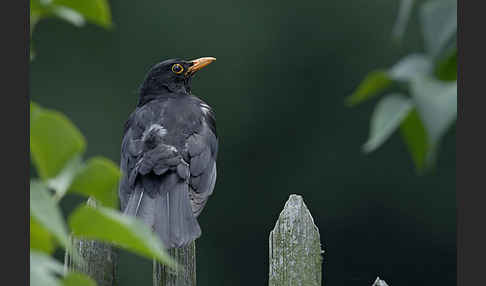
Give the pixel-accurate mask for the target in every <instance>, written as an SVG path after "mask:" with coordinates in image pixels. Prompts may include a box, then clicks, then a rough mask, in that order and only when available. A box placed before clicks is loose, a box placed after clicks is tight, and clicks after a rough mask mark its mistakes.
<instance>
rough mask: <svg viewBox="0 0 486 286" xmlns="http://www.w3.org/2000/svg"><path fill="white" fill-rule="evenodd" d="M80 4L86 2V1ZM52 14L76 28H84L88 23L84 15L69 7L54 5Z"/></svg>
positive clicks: (51, 9) (51, 10)
mask: <svg viewBox="0 0 486 286" xmlns="http://www.w3.org/2000/svg"><path fill="white" fill-rule="evenodd" d="M79 2H84V0H83V1H79ZM50 13H52V14H53V15H55V16H56V17H58V18H60V19H63V20H65V21H67V22H69V23H71V24H73V25H74V26H76V27H82V26H84V24H85V23H86V21H85V20H84V17H83V15H82V14H80V13H79V12H78V11H76V10H73V9H71V8H68V7H64V6H55V5H53V6H52V7H51V8H50Z"/></svg>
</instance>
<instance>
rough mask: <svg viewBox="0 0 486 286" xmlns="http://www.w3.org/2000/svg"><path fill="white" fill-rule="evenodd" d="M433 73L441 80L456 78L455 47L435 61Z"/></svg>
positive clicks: (453, 79)
mask: <svg viewBox="0 0 486 286" xmlns="http://www.w3.org/2000/svg"><path fill="white" fill-rule="evenodd" d="M435 75H436V76H437V78H438V79H440V80H443V81H456V80H457V48H454V49H452V51H450V52H449V53H448V54H447V55H446V57H445V58H443V59H441V60H439V61H438V62H437V66H436V68H435Z"/></svg>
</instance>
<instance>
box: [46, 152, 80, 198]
mask: <svg viewBox="0 0 486 286" xmlns="http://www.w3.org/2000/svg"><path fill="white" fill-rule="evenodd" d="M82 167H83V166H82V163H81V157H80V156H75V157H74V158H73V159H71V160H70V161H69V162H68V163H67V164H66V166H65V167H64V168H63V169H62V170H61V172H59V174H58V175H57V176H56V177H54V178H52V179H49V180H47V186H48V187H49V188H51V189H53V190H55V191H56V194H55V195H54V199H55V200H60V199H61V198H62V197H63V196H64V194H66V192H67V191H68V189H69V187H70V186H71V182H72V181H73V180H74V177H75V176H76V175H77V174H78V173H79V171H80V170H81V169H82Z"/></svg>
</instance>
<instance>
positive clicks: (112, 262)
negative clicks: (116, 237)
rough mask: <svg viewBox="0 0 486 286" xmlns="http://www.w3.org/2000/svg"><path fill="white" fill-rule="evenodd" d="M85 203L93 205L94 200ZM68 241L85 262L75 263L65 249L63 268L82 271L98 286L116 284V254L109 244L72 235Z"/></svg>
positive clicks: (112, 285)
mask: <svg viewBox="0 0 486 286" xmlns="http://www.w3.org/2000/svg"><path fill="white" fill-rule="evenodd" d="M87 204H88V205H89V206H95V205H96V201H95V200H94V199H92V198H89V199H88V202H87ZM70 243H71V246H72V247H73V249H76V250H77V251H78V253H79V254H80V256H81V258H83V260H84V262H85V263H84V265H82V266H80V265H77V264H76V263H74V261H73V259H72V257H71V256H70V255H69V254H68V252H67V251H66V254H65V256H64V268H65V270H71V271H77V272H81V273H84V274H86V275H88V276H89V277H91V278H92V279H93V280H95V281H96V283H97V285H98V286H115V285H118V281H117V275H116V274H117V273H116V262H117V260H116V259H117V255H116V252H115V251H114V249H113V248H112V246H111V245H110V244H107V243H103V242H99V241H96V240H83V239H77V238H74V237H72V236H71V239H70Z"/></svg>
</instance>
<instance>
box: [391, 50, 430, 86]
mask: <svg viewBox="0 0 486 286" xmlns="http://www.w3.org/2000/svg"><path fill="white" fill-rule="evenodd" d="M431 72H432V61H431V60H430V58H429V57H428V56H426V55H422V54H411V55H408V56H406V57H405V58H403V59H401V60H400V61H399V62H398V63H396V64H395V65H394V66H393V67H392V68H391V69H390V70H389V71H388V74H389V76H390V77H391V78H392V79H393V80H397V81H402V82H409V81H411V80H412V79H414V78H416V77H424V76H426V75H429V74H430V73H431Z"/></svg>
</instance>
